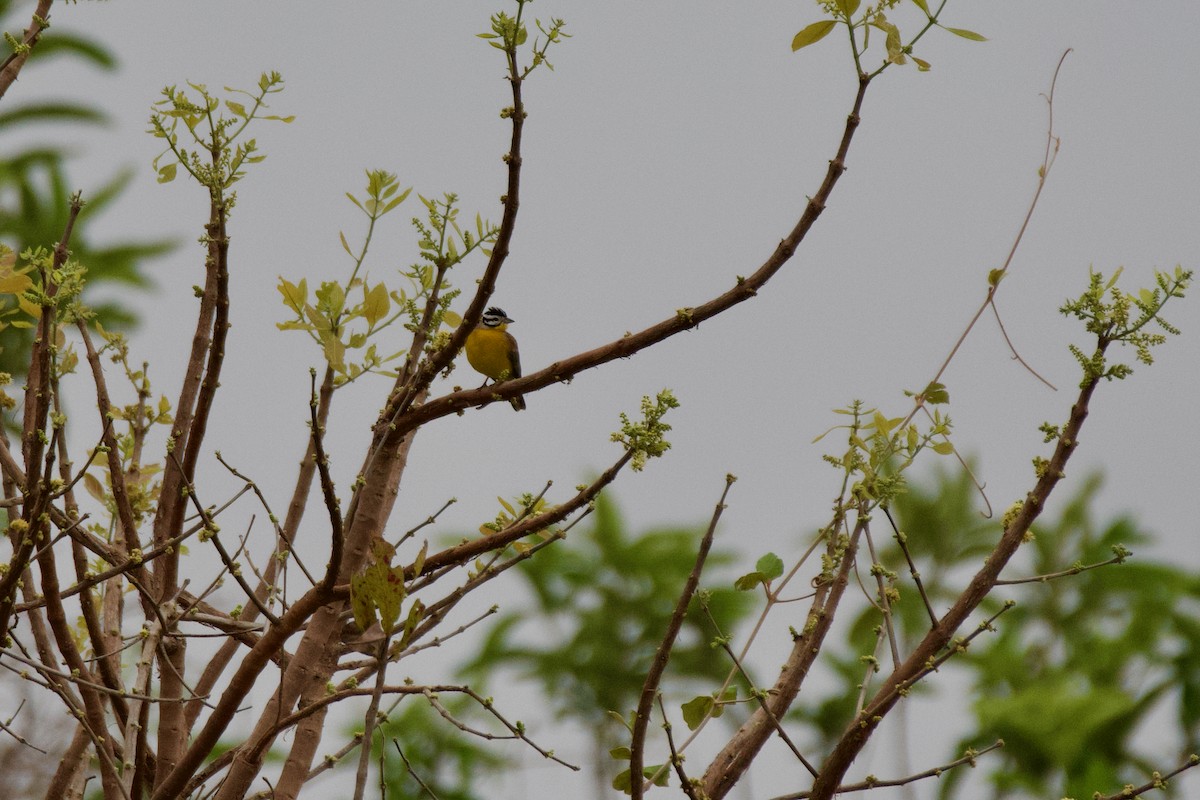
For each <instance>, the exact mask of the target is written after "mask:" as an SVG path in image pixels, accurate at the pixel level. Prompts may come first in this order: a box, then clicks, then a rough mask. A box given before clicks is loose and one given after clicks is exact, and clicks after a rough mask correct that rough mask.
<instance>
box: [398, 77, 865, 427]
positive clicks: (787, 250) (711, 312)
mask: <svg viewBox="0 0 1200 800" xmlns="http://www.w3.org/2000/svg"><path fill="white" fill-rule="evenodd" d="M869 83H870V79H869V78H866V77H863V78H861V79H860V80H859V84H858V94H857V95H856V96H855V98H854V106H853V108H852V110H851V112H850V114H849V116H848V117H847V118H846V127H845V131H844V132H843V134H842V139H841V144H840V145H839V147H838V150H837V155H836V156H835V157H834V158H833V160H831V161H830V162H829V169H828V170H827V171H826V173H825V179H824V181H822V183H821V187H820V189H818V190H817V193H816V194H815V195H814V196H813V197H811V198H810V199H809V201H808V204H807V205H806V206H805V208H804V212H803V213H802V214H801V215H800V219H799V221H798V222H797V223H796V224H795V226H794V227H793V228H792V230H791V231H790V232H789V233H788V234H787V236H785V237H784V238H783V239H782V240H781V241H780V242H779V244H778V245H777V246H776V247H775V250H774V252H772V253H771V255H770V256H769V257H768V258H767V260H766V261H764V262H763V264H762V265H761V266H760V267H759V268H758V269H757V270H756V271H755V272H754V273H752V274H751V275H750V276H748V277H744V278H743V277H741V276H738V278H737V282H736V285H735V286H734V287H733V288H732V289H730V290H728V291H726V292H724V293H723V294H720V295H718V296H717V297H714V298H713V299H712V300H709V301H708V302H706V303H703V304H701V305H699V306H696V307H694V308H684V309H680V310H678V311H677V312H676V313H675V314H674V315H673V316H671V317H670V318H668V319H665V320H663V321H662V322H659V323H658V324H656V325H652V326H650V327H649V328H646V329H644V330H642V331H639V332H637V333H633V334H629V335H627V336H623V337H621V338H620V339H617V340H615V341H612V342H609V343H608V344H605V345H601V346H600V347H597V348H594V349H592V350H588V351H586V352H584V353H579V354H578V355H574V356H571V357H570V358H566V359H563V360H561V361H555V362H554V363H553V364H551V365H550V366H548V367H546V368H544V369H541V370H538V371H537V372H534V373H531V374H530V375H527V376H525V377H522V378H516V379H513V380H507V381H504V382H503V383H501V384H497V385H493V386H486V387H483V388H480V389H471V390H464V391H458V392H453V393H451V394H448V395H444V396H442V397H439V398H437V399H434V400H431V401H429V402H428V403H425V404H424V405H422V406H419V407H414V408H412V409H411V410H409V411H407V412H405V413H404V414H403V415H401V416H399V417H398V418H397V419H396V422H395V424H394V426H393V427H392V428H391V429H390V430H388V431H387V432H386V435H387V437H388V439H389V441H391V442H399V441H400V439H401V438H403V437H404V436H405V435H406V434H407V433H408V432H409V431H412V430H414V429H416V428H419V427H420V426H422V425H424V424H425V423H427V422H429V421H431V420H435V419H439V418H441V417H445V416H448V415H450V414H455V413H458V412H460V411H463V410H465V409H467V408H470V407H471V406H481V405H487V404H489V403H493V402H497V401H507V400H509V399H511V398H513V397H516V396H517V395H523V394H527V393H529V392H532V391H535V390H537V389H541V388H543V387H545V386H549V385H550V384H552V383H561V382H563V381H566V380H568V379H569V378H572V377H574V376H575V375H577V374H579V373H580V372H583V371H584V370H588V369H592V368H593V367H598V366H600V365H601V364H605V363H608V362H609V361H615V360H616V359H618V358H628V357H629V356H631V355H633V354H634V353H637V352H638V351H639V350H644V349H646V348H647V347H650V346H652V345H655V344H658V343H659V342H661V341H663V340H664V339H668V338H670V337H672V336H674V335H676V334H679V333H683V332H684V331H688V330H691V329H692V328H695V327H697V326H699V324H700V323H701V322H704V321H705V320H708V319H711V318H712V317H715V316H717V315H718V314H720V313H722V312H725V311H728V310H729V309H730V308H732V307H733V306H735V305H737V304H739V303H742V302H744V301H746V300H749V299H750V298H751V297H754V296H755V295H756V294H757V293H758V290H759V289H761V288H762V287H763V286H764V285H765V284H766V283H767V281H769V280H770V279H771V278H772V277H773V276H774V275H775V273H776V272H778V271H779V270H780V269H781V268H782V267H783V265H784V264H786V263H787V262H788V261H789V260H790V259H791V257H792V256H793V255H794V254H795V252H796V248H797V247H798V246H799V244H800V242H802V241H803V240H804V237H805V236H806V235H807V234H808V231H809V229H810V228H812V226H813V224H814V223H815V222H816V221H817V218H818V217H820V216H821V212H823V211H824V210H825V205H826V203H827V202H828V200H829V196H830V195H831V194H832V192H833V188H834V186H836V185H837V182H838V179H839V178H840V177H841V176H842V173H844V172H845V171H846V154H847V153H848V152H849V149H850V142H851V140H852V139H853V138H854V132H855V130H857V128H858V124H859V121H860V120H861V116H860V112H861V110H862V104H863V98H864V96H865V95H866V91H867V86H868V85H869ZM498 251H499V246H497V252H498ZM490 269H491V265H490V264H489V270H490ZM486 279H487V274H485V280H486ZM476 301H478V297H477V298H476ZM472 310H475V303H472V307H471V309H470V310H468V314H469V313H470V311H472ZM470 321H471V320H470V318H469V317H468V316H466V315H464V319H463V325H462V326H460V327H459V329H458V331H456V332H455V335H454V337H453V338H452V340H451V345H450V346H448V347H447V348H446V351H452V352H457V347H458V346H460V345H461V342H460V341H459V340H460V338H461V339H464V340H465V338H466V334H467V332H468V330H469V323H470ZM459 332H461V337H460V335H459ZM442 352H445V351H441V352H439V354H438V358H437V359H436V360H435V361H434V362H432V363H436V364H437V365H438V366H439V368H441V367H443V366H446V365H448V364H449V359H445V358H442V357H441V354H442Z"/></svg>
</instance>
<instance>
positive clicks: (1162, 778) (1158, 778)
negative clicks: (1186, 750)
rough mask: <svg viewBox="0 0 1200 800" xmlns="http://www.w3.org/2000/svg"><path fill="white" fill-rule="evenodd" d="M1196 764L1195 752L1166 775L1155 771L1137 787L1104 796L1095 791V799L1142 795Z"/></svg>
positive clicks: (1123, 799) (1198, 757)
mask: <svg viewBox="0 0 1200 800" xmlns="http://www.w3.org/2000/svg"><path fill="white" fill-rule="evenodd" d="M1197 765H1200V755H1196V754H1195V753H1193V754H1192V755H1190V756H1188V757H1187V760H1186V761H1184V762H1183V763H1182V764H1180V765H1179V766H1178V767H1176V768H1175V769H1173V770H1171V771H1170V772H1168V773H1167V774H1166V775H1160V774H1158V773H1157V772H1155V773H1154V774H1153V776H1152V777H1151V779H1150V780H1149V781H1148V782H1146V783H1143V784H1142V785H1141V786H1138V787H1133V786H1126V787H1125V788H1124V789H1122V790H1121V791H1119V792H1116V793H1115V794H1107V795H1104V796H1101V795H1100V794H1099V793H1097V794H1096V797H1095V800H1126V798H1131V797H1138V796H1140V795H1143V794H1145V793H1146V792H1149V791H1151V790H1152V789H1165V788H1166V785H1167V781H1169V780H1170V779H1171V778H1174V777H1175V776H1176V775H1178V774H1179V773H1181V772H1186V771H1187V770H1189V769H1191V768H1192V767H1194V766H1197Z"/></svg>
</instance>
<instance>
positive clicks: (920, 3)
mask: <svg viewBox="0 0 1200 800" xmlns="http://www.w3.org/2000/svg"><path fill="white" fill-rule="evenodd" d="M913 4H914V5H915V6H916V7H917V8H919V9H921V10H922V11H924V12H925V16H927V17H928V16H932V15H931V14H930V13H929V6H927V5H925V0H913Z"/></svg>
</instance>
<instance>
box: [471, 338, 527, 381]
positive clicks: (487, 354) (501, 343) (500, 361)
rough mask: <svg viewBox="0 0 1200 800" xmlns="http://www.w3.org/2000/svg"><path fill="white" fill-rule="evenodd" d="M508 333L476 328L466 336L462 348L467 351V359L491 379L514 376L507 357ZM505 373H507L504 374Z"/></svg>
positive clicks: (477, 370) (510, 362) (476, 369)
mask: <svg viewBox="0 0 1200 800" xmlns="http://www.w3.org/2000/svg"><path fill="white" fill-rule="evenodd" d="M508 339H509V334H507V333H505V332H504V331H493V330H488V329H486V328H483V329H481V328H476V329H475V330H474V331H472V332H471V335H470V336H468V337H467V344H466V347H465V348H464V349H465V350H466V351H467V361H469V362H470V364H471V366H472V367H474V368H475V371H476V372H479V373H482V374H484V375H486V376H487V377H489V378H491V379H492V380H494V381H496V380H500V376H502V375H503V376H504V377H506V378H515V377H517V376H516V375H513V374H512V361H511V360H510V359H509V355H508V352H509V344H508ZM506 373H507V374H506Z"/></svg>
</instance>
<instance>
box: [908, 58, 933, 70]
mask: <svg viewBox="0 0 1200 800" xmlns="http://www.w3.org/2000/svg"><path fill="white" fill-rule="evenodd" d="M909 58H911V59H912V60H913V63H914V64H916V65H917V72H929V70H931V69H933V67H932V66H931V65H930V63H929V62H928V61H926V60H925V59H923V58H917V57H916V56H914V55H909Z"/></svg>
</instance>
